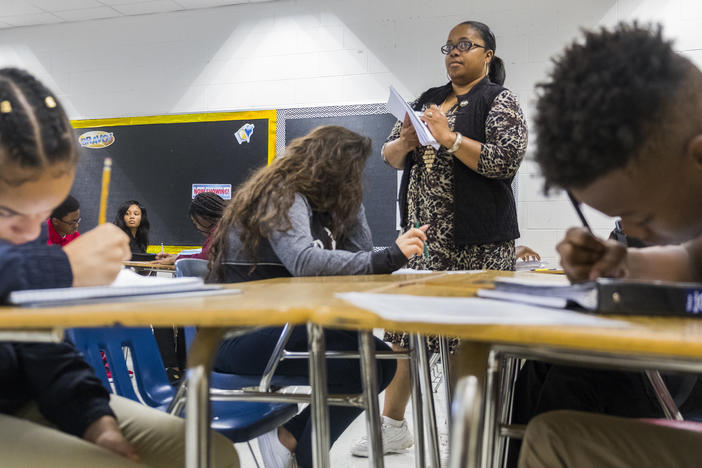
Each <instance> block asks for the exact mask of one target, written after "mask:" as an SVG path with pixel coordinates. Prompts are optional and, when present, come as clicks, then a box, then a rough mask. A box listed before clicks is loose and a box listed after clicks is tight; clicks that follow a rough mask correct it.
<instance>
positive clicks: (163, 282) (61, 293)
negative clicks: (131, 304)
mask: <svg viewBox="0 0 702 468" xmlns="http://www.w3.org/2000/svg"><path fill="white" fill-rule="evenodd" d="M213 289H221V286H220V285H209V284H205V283H204V281H203V280H202V278H192V277H186V278H164V277H158V276H141V275H138V274H136V273H134V272H133V271H131V270H128V269H126V268H125V269H123V270H121V271H120V272H119V274H118V275H117V278H116V279H115V280H114V281H113V282H112V284H110V285H108V286H86V287H78V288H51V289H29V290H25V291H13V292H11V293H10V296H9V302H10V304H15V305H23V306H44V305H59V304H75V303H82V302H85V301H93V302H98V301H99V300H121V298H128V297H136V296H141V297H144V296H147V295H165V294H170V295H173V294H177V293H181V294H184V293H186V292H188V293H194V292H197V291H208V292H209V291H210V290H213Z"/></svg>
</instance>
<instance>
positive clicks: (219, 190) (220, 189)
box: [192, 184, 232, 200]
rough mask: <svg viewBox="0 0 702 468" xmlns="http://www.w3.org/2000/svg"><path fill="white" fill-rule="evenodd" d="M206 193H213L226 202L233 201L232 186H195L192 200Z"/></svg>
mask: <svg viewBox="0 0 702 468" xmlns="http://www.w3.org/2000/svg"><path fill="white" fill-rule="evenodd" d="M205 192H212V193H214V194H217V195H219V196H220V197H222V198H223V199H225V200H231V199H232V184H193V190H192V198H195V197H196V196H197V195H198V194H200V193H205Z"/></svg>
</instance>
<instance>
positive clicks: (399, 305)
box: [337, 292, 629, 328]
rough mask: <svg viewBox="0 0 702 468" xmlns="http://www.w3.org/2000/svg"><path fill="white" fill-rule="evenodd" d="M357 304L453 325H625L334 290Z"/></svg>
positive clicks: (485, 302) (483, 302) (482, 304)
mask: <svg viewBox="0 0 702 468" xmlns="http://www.w3.org/2000/svg"><path fill="white" fill-rule="evenodd" d="M337 297H339V298H341V299H343V300H345V301H346V302H349V303H351V304H353V305H354V306H356V307H360V308H362V309H366V310H369V311H371V312H374V313H375V314H377V315H378V316H380V317H382V318H384V319H387V320H392V321H395V322H426V323H436V324H455V325H576V326H583V327H614V328H623V327H628V326H629V324H628V323H626V322H622V321H620V320H612V319H606V318H602V317H597V316H593V315H588V314H581V313H579V312H573V311H564V310H556V309H549V308H546V307H536V306H531V305H527V304H516V303H513V304H506V303H505V302H503V301H495V300H491V299H477V298H472V297H460V298H457V297H427V296H412V295H406V294H375V293H358V292H351V293H337Z"/></svg>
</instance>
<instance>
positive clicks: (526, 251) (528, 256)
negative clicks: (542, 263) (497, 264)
mask: <svg viewBox="0 0 702 468" xmlns="http://www.w3.org/2000/svg"><path fill="white" fill-rule="evenodd" d="M515 257H517V260H524V261H525V262H528V261H529V260H541V255H539V254H538V253H536V252H535V251H534V250H531V249H530V248H529V247H527V246H526V245H518V246H517V247H516V249H515Z"/></svg>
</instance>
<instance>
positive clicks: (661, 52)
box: [521, 24, 702, 468]
mask: <svg viewBox="0 0 702 468" xmlns="http://www.w3.org/2000/svg"><path fill="white" fill-rule="evenodd" d="M535 122H536V127H537V134H538V138H537V141H538V148H537V151H536V160H537V162H538V163H539V165H540V166H541V170H542V173H543V174H544V177H545V179H546V187H547V188H548V187H560V188H565V189H568V190H570V191H571V192H572V193H573V195H574V196H575V197H576V198H577V199H578V200H580V201H581V202H583V203H586V204H588V205H590V206H592V207H593V208H595V209H597V210H599V211H601V212H603V213H604V214H606V215H609V216H618V217H620V218H621V225H622V228H623V230H624V232H626V233H627V234H628V235H631V236H634V237H636V238H638V239H640V240H641V241H643V242H645V243H646V244H649V245H652V244H658V246H653V247H645V248H627V247H626V246H624V245H622V244H621V243H619V242H617V241H614V240H604V239H599V238H597V237H595V236H594V235H593V234H592V233H590V232H589V231H588V230H586V229H583V228H573V229H570V230H569V231H568V232H567V234H566V237H565V239H564V240H562V241H561V242H560V243H559V244H558V252H559V253H560V255H561V263H562V265H563V268H564V270H565V272H566V274H567V275H568V277H569V278H570V279H571V280H572V281H583V280H588V279H595V278H598V277H614V278H623V277H626V278H642V279H660V280H669V281H701V280H702V203H701V200H702V72H700V70H699V69H697V68H696V67H695V66H694V65H693V64H692V63H691V62H690V61H689V60H688V59H687V58H685V57H683V56H681V55H679V54H677V53H675V52H674V51H673V49H672V47H671V44H670V42H668V41H666V40H664V39H663V38H662V33H661V30H660V28H652V27H641V26H638V25H636V24H634V25H626V24H620V25H619V26H617V27H616V28H615V29H612V30H601V31H597V32H588V33H586V34H585V40H584V41H583V42H580V43H575V44H573V45H571V46H570V47H569V48H568V49H567V50H566V51H565V53H564V55H563V56H561V57H560V58H559V59H558V60H557V61H556V64H555V68H554V71H553V72H552V74H551V79H550V81H549V82H547V83H546V84H544V85H542V86H541V96H540V99H539V101H538V104H537V116H536V120H535ZM554 367H555V366H554ZM600 372H602V373H603V371H600ZM581 375H587V374H581ZM608 375H609V376H610V377H611V378H610V379H609V380H606V379H605V378H599V379H587V378H577V374H576V373H575V371H572V372H570V373H569V374H565V373H562V374H561V375H560V377H561V378H562V380H561V381H560V382H559V383H558V386H559V387H560V389H561V391H562V392H563V393H562V395H564V397H565V398H567V399H568V400H565V401H566V403H568V404H567V405H566V404H563V403H564V400H560V401H559V400H558V399H557V395H556V394H555V393H552V395H553V396H554V398H556V400H555V404H554V402H553V401H552V402H550V403H549V404H548V405H547V406H548V408H547V409H580V410H586V411H592V412H601V413H609V414H610V415H619V416H634V417H640V416H649V415H651V414H657V413H659V411H660V410H659V408H658V404H657V402H656V401H655V398H653V395H652V394H651V393H650V392H647V391H646V389H645V388H644V386H643V383H642V382H641V381H639V382H638V383H637V382H636V381H634V380H633V379H629V380H627V379H622V378H620V375H632V374H631V373H614V372H611V373H609V374H608ZM568 376H569V377H570V379H569V380H568V379H566V377H568ZM550 377H557V376H554V375H552V376H550ZM551 383H553V382H551ZM627 383H628V384H629V385H626V384H627ZM545 385H549V382H546V383H545ZM553 388H555V387H553ZM697 388H699V383H698V384H697ZM542 396H543V393H542ZM537 398H538V396H537ZM699 401H700V400H699V392H698V391H693V392H692V397H691V398H690V399H689V400H688V403H687V405H686V406H688V407H690V406H691V405H692V406H693V407H695V406H696V407H697V408H699ZM686 406H685V405H684V406H683V407H682V410H683V413H684V411H685V409H686ZM701 459H702V433H699V432H688V431H682V430H680V429H672V428H665V427H652V426H650V425H647V423H645V422H642V421H638V420H632V419H624V418H616V417H612V416H603V415H594V414H592V415H590V414H583V413H577V412H565V413H564V412H558V413H546V414H544V415H542V416H540V417H539V418H537V419H535V420H534V421H533V422H531V423H530V424H529V426H528V429H527V434H526V438H525V440H524V444H523V448H522V454H521V466H523V467H529V468H532V467H546V466H559V467H565V466H569V467H570V466H572V467H578V468H580V467H591V466H592V467H595V466H597V467H600V466H618V467H624V466H636V467H649V466H656V467H659V466H675V467H693V466H699V465H700V460H701Z"/></svg>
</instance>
